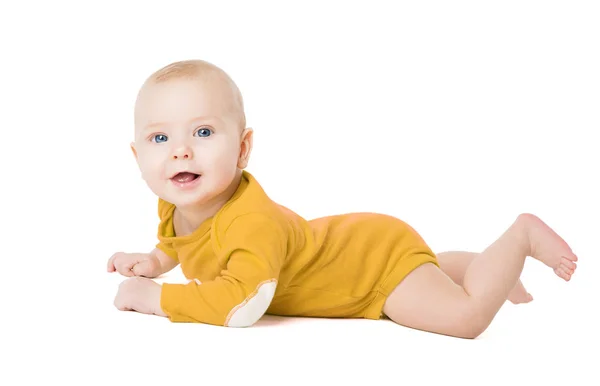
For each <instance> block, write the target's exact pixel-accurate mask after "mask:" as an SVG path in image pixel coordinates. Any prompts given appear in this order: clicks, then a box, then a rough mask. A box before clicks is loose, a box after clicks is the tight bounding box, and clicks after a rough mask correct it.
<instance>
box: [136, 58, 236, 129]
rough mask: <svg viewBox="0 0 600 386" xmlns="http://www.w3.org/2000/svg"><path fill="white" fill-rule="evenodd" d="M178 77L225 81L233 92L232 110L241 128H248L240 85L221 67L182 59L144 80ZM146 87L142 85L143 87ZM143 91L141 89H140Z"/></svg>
mask: <svg viewBox="0 0 600 386" xmlns="http://www.w3.org/2000/svg"><path fill="white" fill-rule="evenodd" d="M176 79H189V80H195V79H202V80H203V81H206V82H223V81H224V82H225V83H226V84H227V85H228V86H229V88H230V90H231V92H232V97H233V101H232V110H233V113H234V115H235V116H236V117H235V119H236V120H237V122H238V125H239V129H240V130H244V129H245V128H246V114H245V111H244V99H243V98H242V93H241V92H240V90H239V88H238V86H237V85H236V84H235V82H234V81H233V79H231V77H230V76H229V75H228V74H227V73H226V72H225V71H223V70H222V69H221V68H219V67H217V66H216V65H214V64H212V63H210V62H207V61H205V60H200V59H190V60H181V61H177V62H173V63H170V64H167V65H166V66H164V67H162V68H160V69H158V70H156V71H155V72H154V73H152V74H151V75H150V76H149V77H148V78H147V79H146V81H145V82H144V85H146V84H149V83H163V82H168V81H170V80H176ZM143 88H144V87H143V86H142V89H143ZM140 91H141V90H140Z"/></svg>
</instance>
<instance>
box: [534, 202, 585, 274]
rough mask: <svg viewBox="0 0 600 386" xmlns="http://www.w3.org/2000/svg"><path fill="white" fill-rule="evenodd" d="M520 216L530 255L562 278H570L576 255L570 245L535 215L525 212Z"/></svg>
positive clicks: (574, 267)
mask: <svg viewBox="0 0 600 386" xmlns="http://www.w3.org/2000/svg"><path fill="white" fill-rule="evenodd" d="M522 217H523V219H524V221H525V229H526V230H527V234H528V236H529V245H530V248H531V254H530V256H532V257H533V258H535V259H537V260H539V261H541V262H542V263H544V264H546V265H547V266H548V267H550V268H552V269H553V270H554V273H556V275H557V276H558V277H560V278H562V279H563V280H566V281H569V280H571V276H572V275H573V273H574V272H575V269H576V268H577V264H575V262H576V261H577V256H575V254H574V253H573V251H572V250H571V247H569V245H568V244H567V242H566V241H565V240H563V239H562V237H560V236H559V235H558V234H556V232H554V231H553V230H552V228H550V227H549V226H548V225H546V223H544V222H543V221H542V220H541V219H540V218H539V217H537V216H536V215H533V214H530V213H527V214H523V215H522Z"/></svg>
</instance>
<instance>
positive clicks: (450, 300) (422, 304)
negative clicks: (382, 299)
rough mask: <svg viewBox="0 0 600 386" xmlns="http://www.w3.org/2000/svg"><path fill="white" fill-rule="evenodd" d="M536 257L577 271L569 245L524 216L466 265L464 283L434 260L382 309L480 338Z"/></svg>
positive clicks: (424, 325) (407, 320) (415, 323)
mask: <svg viewBox="0 0 600 386" xmlns="http://www.w3.org/2000/svg"><path fill="white" fill-rule="evenodd" d="M527 256H532V257H534V258H536V259H538V260H540V261H541V262H543V263H544V264H546V265H547V266H549V267H551V268H553V269H554V272H555V273H556V274H557V275H558V276H559V277H562V278H563V279H564V280H570V275H569V276H568V278H567V276H565V272H564V269H565V268H568V269H570V270H574V269H575V264H574V261H576V260H577V257H576V256H575V255H574V254H573V252H572V250H571V248H570V247H569V246H568V245H567V243H566V242H565V241H564V240H563V239H562V238H561V237H560V236H559V235H557V234H556V233H555V232H554V231H553V230H552V229H551V228H550V227H549V226H548V225H546V224H545V223H544V222H542V220H540V219H539V218H538V217H536V216H534V215H531V214H522V215H520V216H519V217H518V218H517V219H516V220H515V222H514V223H513V224H512V225H511V226H510V227H509V228H508V229H507V230H506V231H505V232H504V233H503V234H502V235H501V236H500V237H499V238H498V239H497V240H496V241H495V242H494V243H493V244H492V245H490V246H489V247H488V248H486V249H485V250H484V251H483V252H482V253H481V254H479V255H478V256H477V257H475V258H474V259H473V260H472V262H471V264H469V266H468V267H467V269H466V272H465V275H464V280H463V286H462V287H461V286H460V285H458V284H456V283H455V282H453V281H452V279H451V278H450V277H449V276H448V275H446V274H445V273H444V272H443V271H442V270H440V269H438V268H437V267H436V266H435V265H433V264H424V265H422V266H420V267H419V268H417V269H415V270H414V271H413V272H412V273H411V274H409V275H408V276H407V277H406V278H405V279H404V280H403V281H402V282H401V283H400V284H399V285H398V286H397V287H396V289H394V290H393V291H392V293H391V294H390V296H389V297H388V299H387V301H386V303H385V305H384V307H383V312H384V313H385V314H386V315H387V316H388V317H389V318H390V319H392V320H393V321H394V322H396V323H398V324H401V325H404V326H407V327H411V328H415V329H419V330H424V331H430V332H434V333H439V334H444V335H450V336H456V337H462V338H476V337H477V336H479V335H480V334H481V333H482V332H483V331H485V330H486V329H487V327H488V326H489V324H490V323H491V321H492V320H493V318H494V317H495V316H496V313H497V312H498V310H499V309H500V307H501V306H502V305H503V303H504V302H505V300H506V298H507V296H508V294H509V293H510V291H511V290H512V288H514V286H515V285H516V283H517V281H518V280H519V276H520V274H521V271H522V269H523V265H524V263H525V258H526V257H527Z"/></svg>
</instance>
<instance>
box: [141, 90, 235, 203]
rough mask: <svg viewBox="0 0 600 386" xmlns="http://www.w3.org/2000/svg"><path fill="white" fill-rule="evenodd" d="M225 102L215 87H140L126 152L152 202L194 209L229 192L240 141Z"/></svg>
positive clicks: (227, 99)
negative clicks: (131, 156) (130, 152)
mask: <svg viewBox="0 0 600 386" xmlns="http://www.w3.org/2000/svg"><path fill="white" fill-rule="evenodd" d="M231 97H232V95H231V91H230V90H228V89H227V88H226V87H223V85H222V84H219V83H218V82H210V84H209V83H208V82H205V81H201V80H189V79H177V80H170V81H166V82H163V83H150V84H147V85H145V86H144V88H143V89H142V91H141V92H140V94H139V97H138V101H137V104H136V112H135V142H134V143H132V149H133V150H134V153H135V154H136V158H137V162H138V165H139V167H140V170H141V173H142V178H143V179H144V180H145V181H146V183H147V184H148V186H149V187H150V189H151V190H152V191H153V192H154V193H155V194H156V195H157V196H159V197H161V198H162V199H164V200H166V201H168V202H171V203H173V204H175V205H177V206H179V207H185V206H196V205H203V204H207V203H211V202H213V201H214V200H217V199H218V198H219V195H220V194H223V192H224V191H225V190H226V189H227V188H228V187H230V185H231V184H232V182H233V180H234V178H235V175H236V172H237V171H238V161H239V157H240V143H241V140H242V138H241V134H242V133H241V130H240V128H239V127H238V126H237V124H238V123H239V122H238V121H236V120H235V114H233V113H232V109H233V108H234V107H233V105H232V102H231Z"/></svg>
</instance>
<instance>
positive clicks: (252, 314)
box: [225, 280, 277, 327]
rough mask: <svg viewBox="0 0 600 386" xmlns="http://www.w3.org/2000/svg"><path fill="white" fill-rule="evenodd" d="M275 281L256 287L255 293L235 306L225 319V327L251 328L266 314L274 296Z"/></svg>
mask: <svg viewBox="0 0 600 386" xmlns="http://www.w3.org/2000/svg"><path fill="white" fill-rule="evenodd" d="M276 288H277V281H275V280H273V281H267V282H264V283H261V284H260V285H259V286H258V289H257V291H255V292H254V293H253V294H251V295H249V296H248V297H247V298H246V299H244V301H243V302H241V303H240V304H238V305H237V306H235V307H234V308H233V309H232V310H231V312H230V313H229V315H227V319H226V320H225V326H226V327H251V326H253V325H254V324H256V322H258V321H259V320H260V318H262V316H263V315H264V314H265V313H266V312H267V310H268V309H269V306H270V305H271V301H272V300H273V297H274V296H275V289H276Z"/></svg>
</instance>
